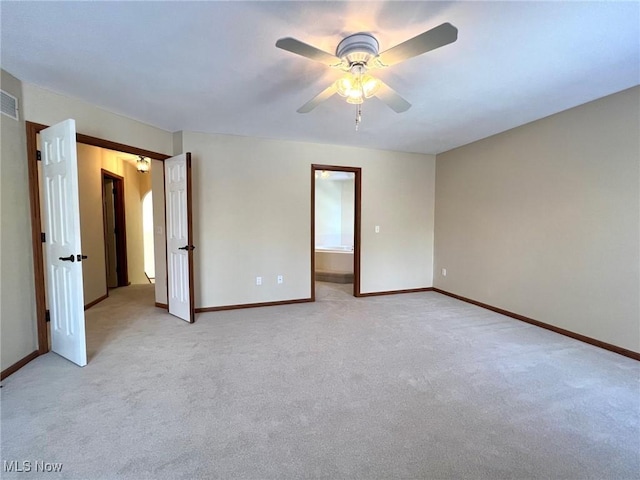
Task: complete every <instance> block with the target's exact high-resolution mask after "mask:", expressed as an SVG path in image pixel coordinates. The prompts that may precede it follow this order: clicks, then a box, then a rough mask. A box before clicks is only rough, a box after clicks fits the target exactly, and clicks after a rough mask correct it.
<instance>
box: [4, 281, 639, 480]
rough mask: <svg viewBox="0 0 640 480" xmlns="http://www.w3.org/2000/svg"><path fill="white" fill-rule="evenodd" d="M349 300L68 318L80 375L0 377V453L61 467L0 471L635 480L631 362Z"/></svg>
mask: <svg viewBox="0 0 640 480" xmlns="http://www.w3.org/2000/svg"><path fill="white" fill-rule="evenodd" d="M350 288H351V285H332V284H319V285H318V292H317V293H318V301H317V302H316V303H314V304H297V305H286V306H278V307H267V308H255V309H247V310H233V311H228V312H217V313H207V314H200V315H198V316H197V319H196V323H195V324H193V325H189V324H187V323H184V322H182V321H181V320H178V319H175V318H174V317H172V316H170V315H168V314H167V313H164V312H163V311H162V310H158V309H157V308H155V307H153V286H152V285H140V286H130V287H126V288H121V289H117V290H115V291H113V292H112V294H111V297H110V298H109V299H107V300H106V301H104V302H102V303H100V304H98V305H96V306H95V307H93V308H92V309H90V310H89V311H87V332H88V350H89V364H88V365H87V366H86V367H84V368H78V367H76V366H75V365H73V364H71V363H70V362H68V361H66V360H64V359H62V358H60V357H58V356H57V355H55V354H53V353H49V354H47V355H44V356H42V357H39V358H38V359H36V360H34V361H33V362H31V363H30V364H28V365H27V366H26V367H24V368H23V369H21V370H20V371H18V372H17V373H15V374H14V375H12V376H10V377H9V378H7V379H6V380H5V381H4V382H3V388H2V390H1V392H2V403H1V409H2V411H1V414H2V418H1V420H2V423H1V427H2V430H1V434H2V453H1V460H2V461H4V462H7V463H8V462H11V461H17V462H19V463H21V462H23V461H29V462H31V467H32V469H35V462H36V461H39V462H49V463H52V462H61V463H62V464H63V466H62V473H58V474H56V473H40V474H38V473H33V472H31V473H28V474H27V473H22V474H19V473H3V474H2V478H3V479H4V478H40V477H42V478H48V479H49V478H73V479H111V478H113V479H196V478H203V479H204V478H222V479H236V478H246V479H289V478H296V479H298V478H327V479H329V478H330V479H333V478H336V479H346V478H361V479H396V478H406V479H418V478H425V479H465V478H468V479H501V478H505V479H506V478H509V479H525V478H539V479H555V478H558V479H559V478H563V479H589V478H592V479H631V478H639V477H640V426H639V417H640V384H639V380H640V363H639V362H636V361H634V360H631V359H628V358H625V357H622V356H619V355H616V354H614V353H610V352H607V351H605V350H601V349H599V348H596V347H592V346H590V345H586V344H583V343H580V342H578V341H575V340H572V339H569V338H566V337H563V336H560V335H557V334H555V333H552V332H549V331H546V330H543V329H540V328H537V327H534V326H531V325H528V324H525V323H522V322H518V321H516V320H512V319H510V318H507V317H503V316H501V315H498V314H495V313H493V312H490V311H487V310H484V309H481V308H478V307H475V306H472V305H469V304H466V303H463V302H460V301H457V300H455V299H452V298H449V297H446V296H443V295H440V294H438V293H434V292H428V293H415V294H404V295H392V296H381V297H370V298H364V299H355V298H353V297H351V296H350V294H349V292H350ZM6 465H7V464H3V466H2V467H3V469H5V468H7V466H6ZM14 466H15V464H14Z"/></svg>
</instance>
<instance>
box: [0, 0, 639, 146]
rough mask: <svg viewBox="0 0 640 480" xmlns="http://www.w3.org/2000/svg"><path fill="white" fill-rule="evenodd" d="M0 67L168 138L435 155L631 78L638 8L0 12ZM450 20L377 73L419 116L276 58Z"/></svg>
mask: <svg viewBox="0 0 640 480" xmlns="http://www.w3.org/2000/svg"><path fill="white" fill-rule="evenodd" d="M0 9H1V20H2V37H1V40H2V44H1V54H2V57H1V61H2V68H4V69H5V70H7V71H9V72H10V73H12V74H13V75H15V76H17V77H18V78H20V79H22V80H23V81H26V82H28V83H33V84H36V85H39V86H42V87H45V88H48V89H51V90H54V91H57V92H61V93H63V94H67V95H70V96H73V97H78V98H81V99H83V100H86V101H88V102H91V103H93V104H96V105H99V106H101V107H104V108H106V109H108V110H111V111H113V112H117V113H121V114H124V115H126V116H129V117H132V118H136V119H138V120H141V121H143V122H145V123H148V124H151V125H155V126H158V127H160V128H163V129H165V130H168V131H179V130H190V131H200V132H212V133H227V134H235V135H251V136H258V137H268V138H279V139H291V140H302V141H311V142H318V143H332V144H341V145H359V146H366V147H373V148H380V149H387V150H398V151H406V152H421V153H439V152H443V151H446V150H449V149H451V148H454V147H457V146H460V145H464V144H466V143H469V142H471V141H474V140H477V139H480V138H484V137H487V136H490V135H493V134H495V133H499V132H502V131H504V130H507V129H509V128H512V127H515V126H518V125H522V124H524V123H527V122H530V121H532V120H536V119H539V118H542V117H545V116H548V115H551V114H553V113H556V112H559V111H562V110H565V109H567V108H570V107H573V106H576V105H580V104H582V103H585V102H588V101H590V100H594V99H596V98H599V97H602V96H605V95H608V94H611V93H614V92H618V91H621V90H624V89H626V88H629V87H632V86H634V85H638V84H639V83H640V27H639V26H640V3H639V2H572V1H565V2H541V1H535V2H516V1H513V2H239V1H235V2H58V1H56V2H7V1H2V2H0ZM443 22H450V23H452V24H453V25H455V26H456V27H457V28H458V30H459V34H458V40H457V42H455V43H453V44H451V45H447V46H445V47H442V48H440V49H438V50H435V51H433V52H429V53H427V54H424V55H422V56H419V57H416V58H413V59H411V60H408V61H406V62H405V63H402V64H400V65H395V66H393V67H390V68H388V69H386V70H381V71H378V72H377V73H378V75H379V77H380V78H381V79H382V80H384V81H385V82H386V83H388V84H389V85H390V86H391V87H392V88H394V89H395V90H396V91H398V92H399V93H400V94H401V95H402V96H403V97H404V98H406V99H407V100H409V101H410V102H411V103H412V104H413V107H412V108H411V109H410V110H409V111H408V112H405V113H402V114H397V113H395V112H393V111H392V110H390V109H389V108H388V107H386V106H385V105H384V104H382V103H381V102H380V101H378V100H377V99H375V98H374V99H371V100H369V101H367V102H365V104H364V106H363V123H362V125H361V129H360V131H359V132H356V131H355V129H354V107H353V106H351V105H348V104H346V103H345V102H344V100H343V99H341V98H340V97H337V96H334V97H333V98H331V99H330V100H329V101H327V102H325V103H324V104H322V105H320V106H319V107H318V108H316V109H315V110H314V111H312V112H311V113H307V114H298V113H296V109H297V108H298V107H300V106H301V105H302V104H304V103H305V102H306V101H307V100H309V99H310V98H311V97H313V96H314V95H316V94H317V93H319V92H320V91H321V90H323V89H324V88H325V87H326V86H327V85H328V84H330V83H331V82H332V81H334V80H335V79H337V78H338V77H339V76H340V72H339V71H338V70H333V69H330V68H328V67H325V66H323V65H321V64H319V63H314V62H312V61H310V60H307V59H305V58H303V57H299V56H296V55H293V54H291V53H289V52H286V51H283V50H280V49H277V48H276V47H275V45H274V44H275V42H276V40H277V39H278V38H281V37H286V36H291V37H295V38H297V39H299V40H302V41H304V42H306V43H309V44H311V45H314V46H316V47H318V48H321V49H323V50H326V51H328V52H331V53H333V52H334V51H335V47H336V45H337V44H338V42H339V41H340V40H341V39H342V38H343V37H344V36H346V35H348V34H351V33H354V32H358V31H366V32H371V33H373V34H374V35H375V36H376V37H377V38H378V40H379V42H380V50H381V51H383V50H386V49H388V48H390V47H392V46H394V45H396V44H398V43H400V42H402V41H404V40H406V39H408V38H411V37H413V36H415V35H417V34H419V33H422V32H423V31H425V30H428V29H430V28H433V27H435V26H437V25H439V24H441V23H443Z"/></svg>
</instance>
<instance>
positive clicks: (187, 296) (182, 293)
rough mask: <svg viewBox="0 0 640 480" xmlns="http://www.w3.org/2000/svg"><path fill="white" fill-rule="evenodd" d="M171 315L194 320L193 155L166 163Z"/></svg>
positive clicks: (168, 284)
mask: <svg viewBox="0 0 640 480" xmlns="http://www.w3.org/2000/svg"><path fill="white" fill-rule="evenodd" d="M164 181H165V202H166V205H165V209H166V222H167V227H166V233H167V290H168V291H167V297H168V298H167V300H168V305H169V313H171V314H172V315H175V316H176V317H179V318H181V319H183V320H185V321H187V322H193V321H194V302H193V249H194V248H195V247H194V246H193V244H192V238H191V237H192V231H191V154H190V153H183V154H181V155H178V156H175V157H172V158H169V159H167V160H165V161H164Z"/></svg>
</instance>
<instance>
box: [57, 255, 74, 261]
mask: <svg viewBox="0 0 640 480" xmlns="http://www.w3.org/2000/svg"><path fill="white" fill-rule="evenodd" d="M58 258H59V259H60V260H62V261H63V262H75V261H76V257H74V256H73V255H69V256H68V257H58Z"/></svg>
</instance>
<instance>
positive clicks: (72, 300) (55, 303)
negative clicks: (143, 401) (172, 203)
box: [40, 120, 87, 367]
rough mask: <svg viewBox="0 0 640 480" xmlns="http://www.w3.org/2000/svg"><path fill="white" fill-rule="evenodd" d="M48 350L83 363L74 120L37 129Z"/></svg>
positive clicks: (82, 301) (83, 327) (82, 312)
mask: <svg viewBox="0 0 640 480" xmlns="http://www.w3.org/2000/svg"><path fill="white" fill-rule="evenodd" d="M40 144H41V150H42V188H43V200H44V201H43V209H42V215H43V224H44V227H45V234H46V242H45V253H46V255H45V258H46V260H45V262H46V264H45V269H46V279H47V297H48V300H49V310H50V315H51V350H52V351H54V352H55V353H57V354H59V355H61V356H63V357H64V358H66V359H68V360H71V361H72V362H74V363H76V364H78V365H80V366H81V367H82V366H84V365H86V364H87V346H86V338H85V323H84V295H83V290H82V263H81V261H82V260H81V259H82V257H81V254H82V248H81V243H80V203H79V199H78V160H77V153H76V124H75V120H65V121H64V122H61V123H59V124H57V125H54V126H52V127H49V128H47V129H44V130H42V131H41V132H40Z"/></svg>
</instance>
